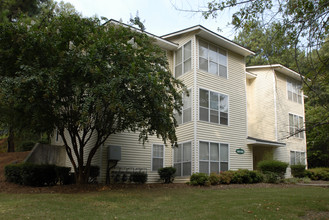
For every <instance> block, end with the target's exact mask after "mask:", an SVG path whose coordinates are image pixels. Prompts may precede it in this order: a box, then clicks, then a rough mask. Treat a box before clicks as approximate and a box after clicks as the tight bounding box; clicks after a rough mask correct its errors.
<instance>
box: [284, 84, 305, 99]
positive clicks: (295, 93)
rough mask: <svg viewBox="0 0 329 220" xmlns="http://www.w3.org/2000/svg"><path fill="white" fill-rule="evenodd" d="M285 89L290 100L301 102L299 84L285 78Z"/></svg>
mask: <svg viewBox="0 0 329 220" xmlns="http://www.w3.org/2000/svg"><path fill="white" fill-rule="evenodd" d="M287 90H288V99H289V100H290V101H294V102H298V103H302V91H301V84H299V83H296V82H293V81H290V80H287Z"/></svg>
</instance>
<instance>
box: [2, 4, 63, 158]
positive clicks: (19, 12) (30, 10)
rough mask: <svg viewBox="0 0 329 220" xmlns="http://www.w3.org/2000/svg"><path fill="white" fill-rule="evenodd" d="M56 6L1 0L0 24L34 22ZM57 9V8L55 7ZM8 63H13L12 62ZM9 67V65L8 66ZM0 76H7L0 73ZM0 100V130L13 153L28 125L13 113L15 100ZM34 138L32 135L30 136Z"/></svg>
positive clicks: (28, 131) (17, 114) (29, 131)
mask: <svg viewBox="0 0 329 220" xmlns="http://www.w3.org/2000/svg"><path fill="white" fill-rule="evenodd" d="M55 6H56V4H55V3H53V2H52V1H51V0H29V1H21V0H2V1H1V2H0V23H8V22H14V23H15V22H17V21H20V22H22V21H23V20H24V21H31V20H32V19H34V20H36V19H37V18H36V17H37V16H38V15H40V14H41V13H42V12H43V11H46V10H48V11H49V10H51V8H53V9H54V8H55ZM57 8H59V7H57ZM1 61H2V62H3V63H5V64H8V62H7V61H4V60H1ZM10 62H12V63H14V62H15V61H14V60H11V61H10ZM9 65H10V64H9ZM0 74H1V75H4V74H8V72H7V73H0ZM2 101H3V100H1V99H0V128H2V129H5V130H7V133H8V138H7V143H8V144H7V151H8V152H14V151H15V141H14V140H15V139H16V135H21V133H22V132H23V131H24V133H30V134H32V133H33V132H32V133H31V128H28V127H29V123H28V122H27V123H26V124H24V123H23V122H26V121H24V120H22V117H21V116H20V112H15V111H14V109H13V108H12V106H13V105H14V104H15V100H11V103H8V102H6V103H3V102H2ZM32 136H34V135H32Z"/></svg>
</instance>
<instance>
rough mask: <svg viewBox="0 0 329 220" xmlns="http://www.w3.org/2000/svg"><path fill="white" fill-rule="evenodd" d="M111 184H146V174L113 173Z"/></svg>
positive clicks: (140, 172)
mask: <svg viewBox="0 0 329 220" xmlns="http://www.w3.org/2000/svg"><path fill="white" fill-rule="evenodd" d="M112 178H113V179H112V180H113V183H127V182H131V183H132V182H134V183H141V184H143V183H146V181H147V173H146V172H142V171H139V172H133V173H130V174H129V173H126V172H122V173H120V172H115V173H113V175H112Z"/></svg>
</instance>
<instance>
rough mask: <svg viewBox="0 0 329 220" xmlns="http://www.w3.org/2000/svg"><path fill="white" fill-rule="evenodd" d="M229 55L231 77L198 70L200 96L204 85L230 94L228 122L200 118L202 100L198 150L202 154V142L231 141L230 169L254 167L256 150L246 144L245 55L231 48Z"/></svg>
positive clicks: (218, 91) (214, 90)
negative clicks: (237, 150)
mask: <svg viewBox="0 0 329 220" xmlns="http://www.w3.org/2000/svg"><path fill="white" fill-rule="evenodd" d="M223 49H225V48H223ZM197 53H198V50H197ZM227 56H228V60H227V67H228V77H227V79H226V78H224V77H220V76H215V75H212V74H210V73H207V72H204V71H202V70H199V69H197V89H196V92H197V97H198V99H199V89H200V88H201V89H206V90H210V91H213V92H217V93H220V94H224V95H228V100H229V111H228V113H229V116H228V125H219V124H213V123H210V122H204V121H199V103H197V107H198V108H197V109H196V111H197V114H196V115H197V117H198V118H197V134H196V135H197V143H196V144H197V146H196V148H195V149H196V151H197V152H196V153H197V155H198V154H199V146H198V145H199V141H212V142H218V143H225V144H229V152H230V153H229V169H232V170H236V169H239V168H245V169H252V151H251V149H250V148H249V147H247V145H246V137H247V115H246V91H245V65H244V57H243V56H240V55H238V54H235V53H232V52H230V51H227ZM237 148H242V149H244V150H245V153H244V154H242V155H239V154H237V153H236V152H235V150H236V149H237ZM197 160H198V157H197ZM195 165H196V171H198V170H199V163H198V161H196V163H195Z"/></svg>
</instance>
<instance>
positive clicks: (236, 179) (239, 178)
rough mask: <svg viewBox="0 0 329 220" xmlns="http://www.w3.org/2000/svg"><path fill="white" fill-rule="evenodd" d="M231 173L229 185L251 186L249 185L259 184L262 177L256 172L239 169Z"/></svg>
mask: <svg viewBox="0 0 329 220" xmlns="http://www.w3.org/2000/svg"><path fill="white" fill-rule="evenodd" d="M233 172H234V173H233V178H232V180H231V183H236V184H251V183H259V182H262V181H263V176H262V175H261V174H260V173H259V172H257V171H251V170H247V169H239V170H237V171H233Z"/></svg>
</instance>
